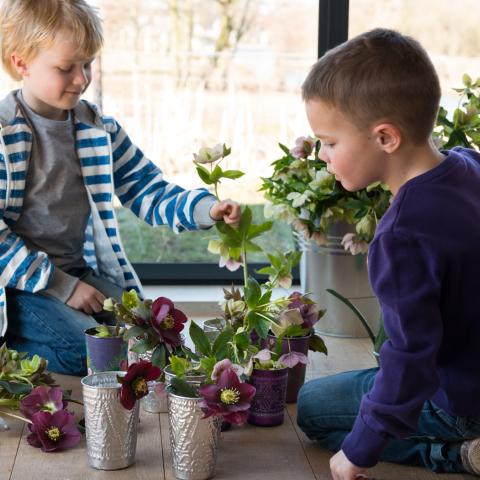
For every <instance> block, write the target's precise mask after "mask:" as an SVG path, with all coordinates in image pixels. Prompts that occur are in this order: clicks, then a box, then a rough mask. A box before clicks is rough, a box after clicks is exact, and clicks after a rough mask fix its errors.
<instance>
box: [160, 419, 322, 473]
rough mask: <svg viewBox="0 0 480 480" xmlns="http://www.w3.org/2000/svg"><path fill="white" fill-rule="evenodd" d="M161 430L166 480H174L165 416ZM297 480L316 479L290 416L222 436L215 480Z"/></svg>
mask: <svg viewBox="0 0 480 480" xmlns="http://www.w3.org/2000/svg"><path fill="white" fill-rule="evenodd" d="M161 430H162V442H163V449H164V455H165V479H166V480H174V479H175V477H174V476H173V471H172V459H171V450H170V443H169V438H168V416H167V415H166V414H161ZM293 478H295V479H299V480H300V479H301V480H315V476H314V474H313V472H312V469H311V467H310V465H309V463H308V461H307V459H306V457H305V454H304V452H303V448H302V446H301V444H300V443H299V441H298V438H297V434H296V433H295V428H294V426H293V425H292V422H291V420H290V417H289V416H288V415H285V422H284V424H283V425H280V426H278V427H271V428H261V427H254V426H251V425H245V426H243V427H235V426H234V427H232V429H231V430H229V431H227V432H223V433H222V434H221V439H220V444H219V449H218V458H217V473H216V475H215V479H217V480H226V479H229V480H232V479H241V480H258V479H262V480H291V479H293Z"/></svg>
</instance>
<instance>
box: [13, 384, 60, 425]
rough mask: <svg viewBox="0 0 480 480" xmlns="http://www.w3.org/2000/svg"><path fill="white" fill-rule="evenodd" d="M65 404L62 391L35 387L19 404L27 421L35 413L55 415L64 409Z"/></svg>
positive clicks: (55, 388)
mask: <svg viewBox="0 0 480 480" xmlns="http://www.w3.org/2000/svg"><path fill="white" fill-rule="evenodd" d="M67 404H68V403H67V402H66V401H65V400H63V391H62V389H61V388H59V387H52V388H51V387H45V386H43V385H41V386H39V387H35V388H34V389H33V390H32V391H31V392H30V393H29V394H28V395H27V396H26V397H25V398H23V399H22V401H21V402H20V411H21V412H22V413H23V414H24V415H25V416H26V417H27V418H29V419H31V418H32V417H33V415H35V414H36V413H37V412H50V413H55V412H58V411H59V410H62V409H64V408H65V407H66V406H67Z"/></svg>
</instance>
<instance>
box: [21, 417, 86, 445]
mask: <svg viewBox="0 0 480 480" xmlns="http://www.w3.org/2000/svg"><path fill="white" fill-rule="evenodd" d="M28 428H29V430H30V432H31V433H30V435H28V437H27V441H28V443H29V444H30V445H32V446H33V447H37V448H41V449H42V450H43V451H44V452H53V451H55V450H66V449H67V448H71V447H74V446H75V445H76V444H77V443H78V442H79V441H80V439H81V434H80V432H79V431H78V429H77V426H76V424H75V417H74V415H73V413H70V412H67V411H66V410H59V411H57V412H55V413H50V412H37V413H35V414H34V415H33V416H32V424H31V425H29V426H28Z"/></svg>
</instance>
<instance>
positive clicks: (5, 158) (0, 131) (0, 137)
mask: <svg viewBox="0 0 480 480" xmlns="http://www.w3.org/2000/svg"><path fill="white" fill-rule="evenodd" d="M0 146H1V148H2V155H3V161H4V163H5V174H6V177H7V186H6V188H5V208H4V212H5V210H6V209H7V207H8V201H9V199H10V198H9V192H10V179H11V176H10V169H9V168H8V154H7V147H6V145H5V140H4V138H3V126H2V125H0Z"/></svg>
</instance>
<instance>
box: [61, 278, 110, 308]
mask: <svg viewBox="0 0 480 480" xmlns="http://www.w3.org/2000/svg"><path fill="white" fill-rule="evenodd" d="M105 298H106V297H105V295H103V293H102V292H100V291H98V290H97V289H96V288H94V287H92V286H91V285H89V284H88V283H85V282H82V281H81V280H79V282H78V283H77V286H76V287H75V289H74V290H73V293H72V295H71V296H70V298H69V299H68V300H67V305H68V306H69V307H72V308H73V309H75V310H80V311H82V312H85V313H86V314H87V315H93V314H94V313H99V312H101V311H102V309H103V302H104V300H105Z"/></svg>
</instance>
